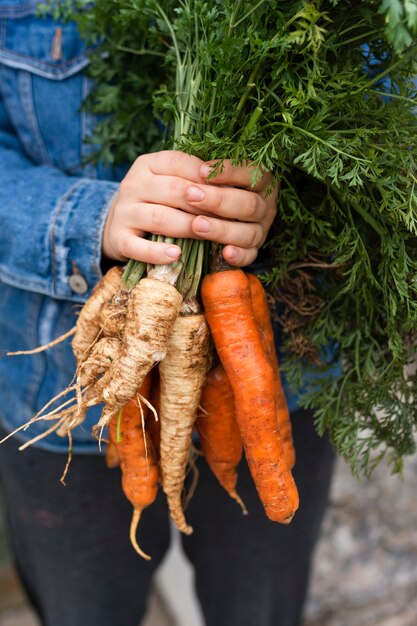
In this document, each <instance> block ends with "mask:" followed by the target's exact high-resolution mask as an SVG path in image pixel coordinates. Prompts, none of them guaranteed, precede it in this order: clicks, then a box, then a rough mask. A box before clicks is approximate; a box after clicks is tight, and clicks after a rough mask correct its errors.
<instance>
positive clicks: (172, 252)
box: [165, 246, 181, 259]
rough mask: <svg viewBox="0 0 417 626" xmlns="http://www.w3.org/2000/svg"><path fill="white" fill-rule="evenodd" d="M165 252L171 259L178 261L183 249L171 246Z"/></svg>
mask: <svg viewBox="0 0 417 626" xmlns="http://www.w3.org/2000/svg"><path fill="white" fill-rule="evenodd" d="M165 252H166V255H167V256H169V258H170V259H178V257H179V256H180V254H181V248H178V246H169V248H167V249H166V250H165Z"/></svg>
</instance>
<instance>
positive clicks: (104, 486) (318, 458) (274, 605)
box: [0, 411, 333, 626]
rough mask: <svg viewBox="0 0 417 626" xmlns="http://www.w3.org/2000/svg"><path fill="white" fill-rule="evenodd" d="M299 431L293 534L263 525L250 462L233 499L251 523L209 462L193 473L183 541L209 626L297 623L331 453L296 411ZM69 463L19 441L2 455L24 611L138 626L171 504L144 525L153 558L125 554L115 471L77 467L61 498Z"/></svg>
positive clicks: (89, 459) (88, 623) (53, 619)
mask: <svg viewBox="0 0 417 626" xmlns="http://www.w3.org/2000/svg"><path fill="white" fill-rule="evenodd" d="M292 421H293V429H294V439H295V445H296V451H297V463H296V467H295V470H294V476H295V479H296V482H297V485H298V489H299V493H300V503H301V504H300V509H299V511H298V512H297V513H296V515H295V517H294V519H293V521H292V522H291V524H290V525H289V526H281V525H279V524H275V523H272V522H270V521H268V519H267V518H266V516H265V513H264V511H263V509H262V506H261V505H260V503H259V501H258V497H257V494H256V491H255V488H254V486H253V484H252V481H251V478H250V476H249V473H248V470H247V467H246V464H245V463H244V462H242V464H241V467H240V468H239V483H238V491H239V494H240V496H241V497H242V499H243V500H244V502H245V504H246V506H247V508H248V510H249V515H247V516H243V515H242V514H241V512H240V508H239V507H238V505H237V504H236V503H235V502H234V501H232V500H231V499H230V498H229V497H228V496H227V494H226V493H225V492H224V491H223V490H222V489H221V487H220V486H219V485H218V483H217V482H216V479H215V478H214V477H213V476H212V475H211V473H210V470H209V469H208V467H207V465H206V464H205V462H204V460H202V459H201V460H200V461H199V463H198V467H199V481H198V485H197V489H196V491H195V494H194V496H193V498H192V500H191V502H190V504H189V507H188V509H187V511H186V517H187V520H188V521H189V522H190V523H191V524H192V525H193V527H194V533H193V535H191V536H189V537H182V541H183V546H184V549H185V552H186V554H187V556H188V558H189V559H190V561H191V563H192V564H193V566H194V568H195V573H196V591H197V595H198V598H199V601H200V603H201V607H202V610H203V614H204V617H205V622H206V624H207V626H297V625H298V624H300V620H301V615H302V610H303V606H304V602H305V598H306V590H307V583H308V575H309V567H310V559H311V554H312V550H313V548H314V545H315V543H316V540H317V537H318V533H319V528H320V524H321V521H322V518H323V514H324V511H325V508H326V503H327V497H328V491H329V485H330V479H331V474H332V467H333V453H332V450H331V447H330V445H329V443H328V441H327V440H326V439H324V438H322V439H320V438H319V437H317V435H316V434H315V432H314V427H313V420H312V415H311V413H310V412H306V411H298V412H297V413H295V414H294V415H293V417H292ZM65 462H66V459H65V458H64V456H62V455H58V454H52V453H49V452H44V451H41V450H38V449H35V448H32V449H28V450H25V451H24V452H21V453H20V452H18V450H17V442H16V441H13V440H11V441H10V440H9V441H7V442H6V443H5V444H3V445H2V446H1V447H0V476H1V481H2V486H3V493H4V499H5V505H6V514H7V521H8V527H9V535H10V543H11V549H12V553H13V556H14V560H15V565H16V568H17V571H18V573H19V575H20V578H21V580H22V583H23V586H24V588H25V590H26V592H27V595H28V598H29V601H30V602H31V604H32V605H33V607H34V609H35V610H36V612H37V613H38V615H39V617H40V619H41V622H42V624H43V625H44V626H79V625H80V624H81V625H82V626H138V623H139V622H140V620H141V618H142V617H143V615H144V613H145V611H146V604H147V594H148V591H149V587H150V584H151V581H152V576H153V574H154V572H155V569H156V568H157V567H158V565H159V564H160V563H161V561H162V559H163V557H164V555H165V553H166V551H167V549H168V546H169V534H170V528H169V522H168V514H167V509H166V505H165V501H164V496H163V494H162V493H160V494H159V496H158V499H157V501H156V502H155V503H154V504H153V505H152V506H151V507H150V508H149V509H147V510H146V511H145V512H144V513H143V516H142V519H141V522H140V527H139V532H138V538H139V543H140V545H141V547H142V548H143V549H144V550H145V552H147V553H148V554H150V555H152V560H151V561H150V562H145V561H143V560H142V559H141V558H140V557H139V556H138V555H137V554H136V553H135V552H134V551H133V549H132V547H131V546H130V543H129V538H128V529H129V524H130V519H131V513H132V509H131V506H130V504H129V502H128V501H127V500H126V499H125V497H124V495H123V493H122V491H121V486H120V473H119V470H118V469H116V470H108V469H107V468H106V467H105V463H104V460H103V458H101V457H98V456H76V457H75V458H74V459H73V461H72V464H71V467H70V471H69V474H68V477H67V487H63V486H62V485H61V484H60V482H59V477H60V476H61V474H62V471H63V468H64V466H65ZM180 626H185V625H180ZM186 626H192V625H189V624H187V625H186Z"/></svg>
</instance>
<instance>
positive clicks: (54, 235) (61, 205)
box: [51, 179, 85, 295]
mask: <svg viewBox="0 0 417 626" xmlns="http://www.w3.org/2000/svg"><path fill="white" fill-rule="evenodd" d="M84 183H85V180H84V179H81V180H78V181H77V182H76V183H75V184H74V185H72V186H71V187H70V188H69V189H68V191H66V193H65V194H64V195H63V196H62V198H61V199H60V200H59V201H58V203H57V205H56V207H55V210H54V212H53V215H52V220H51V245H52V259H53V261H52V268H53V290H54V294H55V295H56V294H57V293H58V284H57V283H58V271H57V267H58V259H57V254H56V250H57V241H58V242H59V234H60V231H61V230H62V227H61V228H60V229H58V227H57V222H58V218H59V217H60V215H61V213H62V212H64V209H66V208H67V206H66V205H67V204H68V209H69V208H71V206H73V205H74V202H72V203H70V202H69V201H70V198H71V196H72V195H73V194H75V193H76V192H77V191H78V188H79V187H81V186H82V185H83V184H84ZM64 215H65V213H64ZM64 232H65V229H64Z"/></svg>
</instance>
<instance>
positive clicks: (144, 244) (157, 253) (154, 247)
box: [120, 234, 181, 265]
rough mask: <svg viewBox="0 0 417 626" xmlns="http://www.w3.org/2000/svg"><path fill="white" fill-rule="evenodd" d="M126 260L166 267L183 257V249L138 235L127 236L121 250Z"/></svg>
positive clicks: (123, 259)
mask: <svg viewBox="0 0 417 626" xmlns="http://www.w3.org/2000/svg"><path fill="white" fill-rule="evenodd" d="M120 251H121V253H122V254H123V256H124V257H125V258H122V259H120V260H121V261H126V260H127V259H134V260H135V261H143V262H144V263H152V264H154V265H165V264H167V263H172V262H173V261H177V260H178V259H179V257H180V256H181V248H180V247H179V246H175V245H172V244H167V243H160V242H157V241H148V240H147V239H143V238H142V237H137V236H136V235H133V234H129V235H127V237H126V239H125V241H124V243H123V245H122V246H121V249H120Z"/></svg>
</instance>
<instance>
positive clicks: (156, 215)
mask: <svg viewBox="0 0 417 626" xmlns="http://www.w3.org/2000/svg"><path fill="white" fill-rule="evenodd" d="M164 224H165V212H164V210H163V209H162V207H160V206H154V207H152V213H151V231H152V232H153V233H155V234H160V231H161V229H163V227H164Z"/></svg>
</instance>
